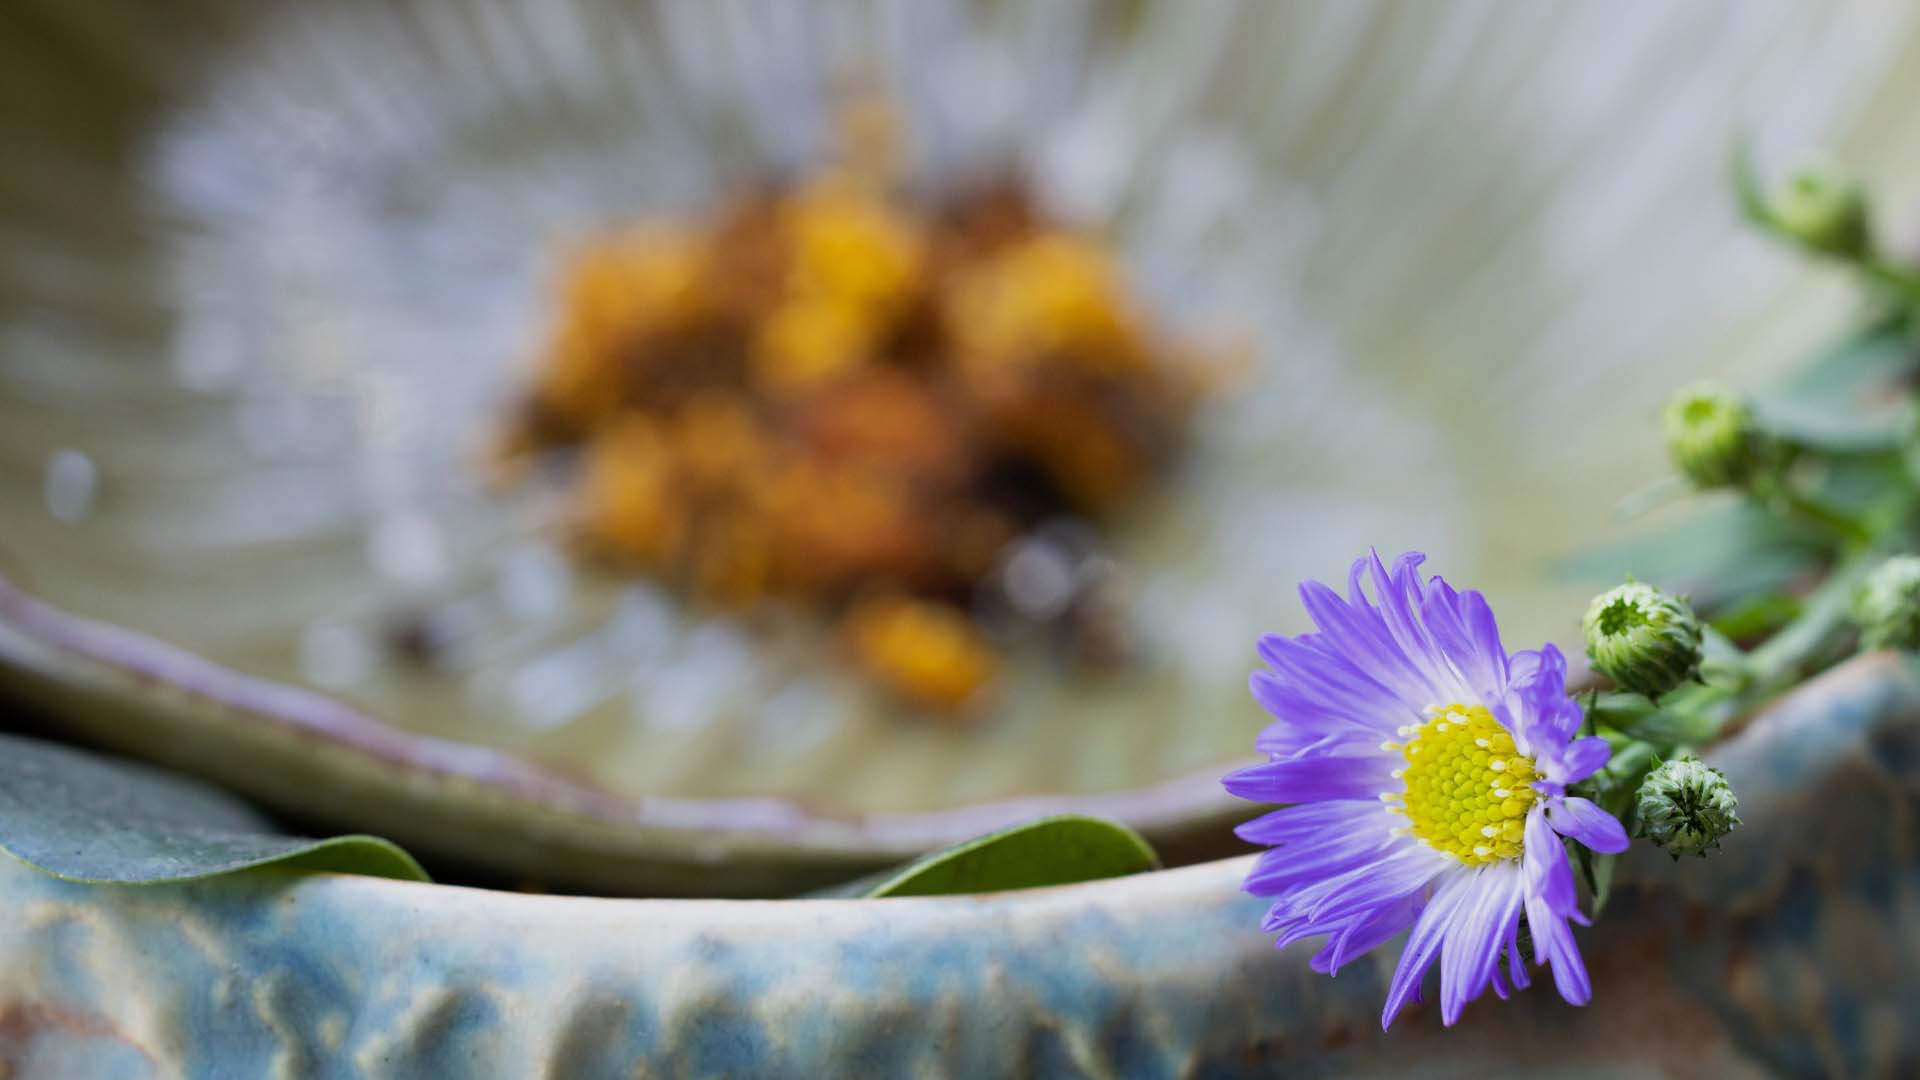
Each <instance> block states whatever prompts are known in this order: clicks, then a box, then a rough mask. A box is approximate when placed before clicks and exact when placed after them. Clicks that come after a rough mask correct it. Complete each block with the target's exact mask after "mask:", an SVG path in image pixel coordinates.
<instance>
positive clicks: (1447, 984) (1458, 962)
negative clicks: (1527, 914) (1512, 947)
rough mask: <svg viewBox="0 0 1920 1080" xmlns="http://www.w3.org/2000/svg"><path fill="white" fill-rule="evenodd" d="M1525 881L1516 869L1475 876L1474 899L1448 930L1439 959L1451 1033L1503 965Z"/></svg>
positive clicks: (1443, 1014)
mask: <svg viewBox="0 0 1920 1080" xmlns="http://www.w3.org/2000/svg"><path fill="white" fill-rule="evenodd" d="M1522 883H1523V879H1522V877H1521V874H1520V873H1519V871H1518V870H1517V869H1514V868H1511V867H1508V866H1489V867H1486V868H1485V869H1482V870H1480V871H1478V872H1476V873H1474V875H1473V886H1472V893H1471V895H1470V896H1469V898H1468V900H1467V901H1466V902H1465V903H1463V904H1462V906H1461V909H1460V911H1459V913H1458V914H1457V916H1456V917H1455V919H1454V920H1453V924H1452V926H1450V927H1449V928H1448V929H1447V933H1446V946H1445V949H1444V950H1443V951H1442V953H1441V956H1440V1022H1441V1023H1442V1024H1445V1025H1446V1026H1448V1027H1452V1026H1453V1025H1454V1023H1455V1022H1456V1021H1458V1020H1459V1019H1460V1011H1461V1010H1462V1009H1464V1008H1466V1005H1467V1002H1469V1001H1472V1000H1473V999H1474V998H1477V997H1479V996H1480V992H1481V991H1482V990H1485V989H1486V986H1487V980H1488V979H1489V978H1490V977H1491V976H1492V974H1493V968H1494V963H1495V962H1496V961H1497V960H1498V959H1499V956H1500V946H1501V944H1502V943H1503V942H1505V941H1506V936H1507V934H1506V931H1507V927H1508V926H1509V925H1511V924H1512V923H1513V922H1514V921H1515V920H1517V919H1518V918H1519V917H1520V903H1521V899H1522V897H1523V896H1524V892H1523V890H1522V888H1521V886H1522Z"/></svg>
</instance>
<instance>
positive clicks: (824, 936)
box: [0, 654, 1920, 1078]
mask: <svg viewBox="0 0 1920 1080" xmlns="http://www.w3.org/2000/svg"><path fill="white" fill-rule="evenodd" d="M1713 760H1714V761H1715V762H1716V764H1718V765H1719V766H1721V767H1722V768H1724V769H1725V771H1726V773H1727V775H1728V777H1729V778H1730V779H1731V780H1732V782H1733V783H1734V785H1735V787H1736V788H1737V789H1738V791H1739V792H1740V796H1741V812H1742V814H1743V816H1744V817H1745V819H1746V824H1745V826H1744V827H1743V828H1741V829H1740V830H1739V831H1738V832H1736V833H1735V834H1734V835H1733V836H1732V837H1731V838H1730V839H1729V840H1728V842H1727V843H1726V846H1725V850H1724V851H1723V852H1721V853H1719V854H1717V855H1715V856H1714V857H1712V858H1711V859H1708V860H1704V861H1702V860H1693V859H1689V860H1685V861H1679V862H1676V861H1672V860H1670V859H1669V858H1667V857H1666V856H1664V855H1662V854H1660V853H1659V852H1657V851H1654V850H1651V849H1648V848H1645V847H1640V848H1636V849H1635V853H1634V854H1633V855H1632V856H1630V857H1629V858H1628V861H1627V863H1626V864H1625V866H1624V867H1623V868H1622V871H1621V874H1620V882H1619V884H1618V885H1617V886H1616V887H1615V891H1614V894H1613V897H1612V899H1611V900H1610V902H1609V903H1608V905H1607V908H1606V911H1605V913H1604V917H1603V918H1602V919H1601V920H1600V921H1599V923H1598V924H1597V925H1596V926H1595V927H1594V929H1593V930H1591V931H1588V932H1583V948H1584V949H1585V951H1586V954H1587V956H1588V958H1589V964H1590V967H1591V971H1592V975H1593V980H1594V1002H1593V1004H1592V1005H1591V1006H1589V1007H1587V1008H1585V1009H1576V1008H1573V1007H1571V1006H1568V1005H1566V1004H1564V1003H1563V1002H1561V1001H1559V1000H1558V999H1557V998H1556V997H1555V995H1554V994H1553V992H1552V989H1551V986H1550V985H1549V983H1550V980H1547V981H1546V982H1542V981H1540V980H1536V983H1535V985H1534V987H1533V988H1532V989H1531V990H1528V991H1526V992H1524V993H1522V994H1520V995H1518V997H1517V998H1516V999H1515V1000H1513V1001H1509V1002H1504V1003H1503V1002H1499V1001H1497V1000H1495V999H1493V998H1492V997H1491V995H1489V996H1488V997H1486V998H1484V999H1483V1000H1481V1001H1479V1002H1476V1003H1475V1004H1474V1005H1472V1006H1470V1007H1469V1008H1468V1010H1467V1013H1466V1016H1465V1018H1464V1019H1463V1020H1462V1022H1461V1023H1460V1024H1459V1025H1458V1026H1457V1027H1455V1028H1453V1029H1451V1030H1449V1029H1444V1028H1442V1026H1441V1025H1440V1022H1439V1016H1438V1013H1437V1011H1436V1010H1435V1009H1434V1008H1432V1007H1431V1006H1430V1005H1428V1006H1415V1007H1413V1008H1411V1009H1410V1010H1409V1011H1408V1013H1406V1014H1405V1015H1403V1016H1402V1017H1401V1018H1400V1019H1399V1021H1398V1022H1397V1023H1396V1024H1395V1026H1394V1028H1393V1030H1392V1031H1391V1032H1389V1033H1386V1034H1382V1033H1381V1031H1380V1028H1379V1019H1378V1018H1379V1009H1380V1005H1381V1002H1382V1000H1383V998H1384V993H1385V984H1386V979H1387V976H1388V974H1389V972H1390V962H1391V957H1390V956H1371V957H1368V958H1366V959H1364V960H1362V961H1358V962H1355V963H1353V964H1352V965H1351V966H1350V967H1348V968H1347V969H1345V970H1343V971H1342V972H1341V974H1340V975H1339V977H1338V978H1334V979H1329V978H1326V977H1324V976H1321V975H1317V974H1315V973H1313V972H1312V971H1310V970H1309V969H1308V967H1307V962H1306V961H1307V956H1308V955H1309V954H1310V952H1311V950H1310V949H1306V948H1299V949H1293V950H1288V951H1285V952H1275V951H1274V950H1273V948H1272V947H1271V945H1270V943H1269V941H1268V937H1267V935H1265V934H1262V933H1261V932H1260V931H1259V929H1258V922H1259V919H1260V915H1261V911H1262V905H1261V903H1260V901H1258V900H1257V899H1255V898H1252V897H1248V896H1245V895H1242V894H1241V893H1239V891H1238V884H1239V881H1240V879H1241V877H1242V875H1243V874H1244V873H1245V871H1246V869H1247V867H1248V860H1247V859H1245V858H1241V859H1232V860H1227V861H1224V862H1217V863H1207V864H1202V865H1197V866H1191V867H1187V868H1184V869H1178V870H1171V871H1164V872H1158V873H1152V874H1146V875H1141V876H1138V877H1133V878H1127V879H1121V880H1116V881H1110V882H1104V883H1094V884H1088V885H1080V886H1070V887H1064V888H1057V889H1046V890H1037V891H1033V892H1026V893H1010V894H1000V895H994V896H964V897H951V898H929V899H911V900H883V901H826V900H822V901H673V900H627V901H622V900H598V899H585V898H560V897H542V896H527V895H514V894H506V893H494V892H483V891H477V890H471V889H463V888H449V887H444V886H434V885H417V884H405V883H397V882H392V881H385V880H374V879H365V878H351V877H337V876H315V877H306V878H296V877H290V876H286V875H283V874H276V873H254V874H250V875H246V876H241V877H235V878H229V879H220V880H213V881H207V882H202V883H199V884H193V885H183V886H147V887H94V886H82V885H73V884H68V883H64V882H60V881H57V880H54V879H51V878H48V877H45V876H42V875H40V874H38V873H36V872H34V871H32V870H29V869H26V868H25V867H23V866H20V865H17V864H13V863H10V862H8V863H5V864H3V865H0V903H4V905H5V908H6V910H7V911H8V913H9V917H8V918H7V919H6V920H4V921H0V1062H5V1063H7V1064H9V1065H10V1066H12V1069H13V1071H12V1072H11V1073H10V1075H26V1076H41V1075H45V1076H79V1075H86V1076H97V1077H146V1076H194V1077H199V1076H265V1075H279V1076H307V1075H313V1076H363V1075H364V1076H396V1077H415V1076H503V1077H506V1076H511V1077H520V1076H553V1077H570V1078H571V1077H598V1076H632V1075H642V1076H720V1075H733V1076H748V1075H752V1076H793V1077H817V1076H832V1075H848V1076H854V1075H858V1076H916V1075H952V1076H980V1077H985V1076H999V1075H1028V1076H1073V1075H1090V1076H1236V1075H1244V1076H1260V1075H1276V1074H1284V1075H1303V1076H1319V1075H1326V1076H1334V1075H1338V1076H1353V1075H1382V1076H1385V1075H1401V1076H1408V1075H1412V1076H1447V1075H1466V1074H1470V1075H1476V1076H1490V1075H1504V1076H1538V1075H1543V1074H1554V1075H1583V1076H1623V1075H1626V1076H1637V1075H1661V1076H1675V1077H1700V1076H1715V1077H1721V1076H1728V1077H1739V1076H1768V1075H1779V1074H1792V1075H1808V1074H1823V1073H1824V1074H1829V1075H1850V1076H1864V1075H1898V1074H1911V1072H1912V1071H1913V1070H1914V1068H1915V1067H1916V1066H1920V1028H1916V1027H1915V1025H1914V1024H1913V1023H1912V1018H1913V1017H1914V1016H1915V1015H1920V903H1917V902H1916V897H1920V851H1916V848H1915V842H1916V841H1915V832H1914V822H1915V820H1916V816H1915V815H1916V813H1917V812H1920V780H1917V779H1916V777H1920V674H1917V673H1916V669H1915V668H1914V667H1913V666H1912V664H1911V662H1909V661H1903V660H1901V659H1899V658H1896V657H1893V656H1890V655H1885V654H1880V655H1872V656H1868V657H1864V658H1862V659H1859V660H1856V661H1854V662H1852V663H1850V664H1848V665H1846V666H1845V667H1843V668H1841V669H1839V670H1836V671H1834V672H1832V673H1830V674H1828V675H1826V676H1824V677H1822V678H1821V679H1819V680H1817V681H1816V682H1814V683H1812V684H1810V685H1808V686H1807V687H1805V688H1803V689H1802V690H1800V691H1799V692H1797V693H1796V694H1795V695H1794V696H1793V697H1791V698H1789V699H1788V700H1786V701H1785V702H1783V703H1782V704H1781V705H1779V706H1777V707H1776V708H1774V709H1772V710H1770V711H1769V712H1767V713H1766V714H1764V715H1762V716H1761V717H1760V718H1759V719H1757V720H1756V721H1755V722H1754V723H1752V724H1751V725H1750V726H1749V727H1748V728H1747V729H1746V730H1745V731H1743V732H1742V733H1741V734H1739V735H1738V736H1737V737H1736V738H1735V739H1734V740H1732V741H1731V742H1729V743H1728V744H1726V745H1723V746H1722V747H1720V749H1719V751H1718V752H1717V753H1716V754H1715V755H1713Z"/></svg>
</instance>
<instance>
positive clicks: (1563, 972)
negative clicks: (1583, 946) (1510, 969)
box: [1527, 897, 1593, 1005]
mask: <svg viewBox="0 0 1920 1080" xmlns="http://www.w3.org/2000/svg"><path fill="white" fill-rule="evenodd" d="M1540 906H1542V905H1541V904H1540V902H1538V901H1536V900H1534V899H1533V898H1531V897H1530V898H1528V900H1527V926H1528V928H1529V929H1530V930H1532V932H1533V950H1534V955H1535V956H1536V957H1538V958H1540V962H1541V963H1545V964H1551V965H1552V966H1553V986H1554V989H1556V990H1558V991H1560V996H1561V997H1563V998H1565V999H1566V1000H1567V1003H1568V1004H1570V1005H1585V1004H1586V1003H1587V1002H1589V1001H1591V1000H1593V983H1592V981H1591V980H1589V979H1588V978H1587V965H1586V961H1585V960H1583V959H1581V957H1580V946H1579V945H1577V944H1575V943H1574V940H1573V930H1572V929H1570V928H1569V927H1568V926H1567V922H1566V920H1565V919H1562V918H1560V917H1558V916H1556V915H1554V914H1552V913H1551V912H1547V911H1540V912H1539V914H1538V915H1536V914H1535V911H1536V909H1537V908H1538V907H1540Z"/></svg>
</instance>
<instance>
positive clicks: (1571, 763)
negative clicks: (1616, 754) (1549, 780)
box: [1553, 735, 1613, 784]
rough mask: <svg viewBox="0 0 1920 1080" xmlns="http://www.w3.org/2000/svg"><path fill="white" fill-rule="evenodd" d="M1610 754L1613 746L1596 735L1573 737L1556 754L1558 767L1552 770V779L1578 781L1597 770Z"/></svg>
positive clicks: (1562, 782)
mask: <svg viewBox="0 0 1920 1080" xmlns="http://www.w3.org/2000/svg"><path fill="white" fill-rule="evenodd" d="M1612 756H1613V747H1612V746H1610V745H1608V744H1607V740H1605V739H1602V738H1600V737H1599V736H1598V735H1589V736H1587V737H1586V738H1584V739H1575V740H1573V741H1572V742H1570V743H1568V744H1567V748H1566V749H1565V750H1562V751H1561V752H1560V753H1559V754H1558V755H1556V757H1557V759H1558V767H1557V768H1555V769H1554V770H1553V779H1554V780H1555V781H1556V782H1558V783H1561V784H1573V783H1578V782H1579V781H1581V780H1585V779H1586V778H1587V777H1589V776H1592V775H1593V774H1594V773H1595V772H1597V771H1599V769H1600V767H1601V766H1602V765H1605V764H1606V763H1607V759H1608V758H1611V757H1612Z"/></svg>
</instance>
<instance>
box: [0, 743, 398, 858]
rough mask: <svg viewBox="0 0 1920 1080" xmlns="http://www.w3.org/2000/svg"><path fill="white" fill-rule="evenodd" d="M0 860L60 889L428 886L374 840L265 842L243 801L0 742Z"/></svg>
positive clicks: (170, 778)
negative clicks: (242, 882)
mask: <svg viewBox="0 0 1920 1080" xmlns="http://www.w3.org/2000/svg"><path fill="white" fill-rule="evenodd" d="M0 851H5V852H6V853H7V854H9V855H12V856H13V857H14V858H16V859H19V860H20V861H21V862H24V863H26V864H27V865H29V866H32V867H34V868H35V869H38V870H41V871H44V872H45V873H48V874H52V875H53V876H54V877H58V878H65V879H67V880H68V881H80V882H87V883H91V884H114V885H145V884H153V883H157V882H165V881H192V880H195V879H198V878H206V877H213V876H215V875H218V874H230V873H233V872H235V871H239V870H248V869H251V868H253V867H256V866H268V865H276V866H283V867H287V868H290V869H298V870H307V871H335V872H339V873H348V874H365V875H369V876H374V877H390V878H400V879H403V880H407V881H426V880H428V878H427V875H426V873H425V871H423V870H421V869H420V865H419V864H418V863H416V862H414V861H413V857H412V856H410V855H408V854H407V853H406V852H405V851H403V850H401V849H400V848H399V847H398V846H396V845H394V844H393V843H391V842H390V841H387V840H382V839H380V838H379V837H377V836H336V837H332V838H330V839H324V840H310V839H305V838H301V837H294V836H281V835H276V834H275V833H274V831H273V827H272V825H271V824H270V823H269V822H268V821H267V820H266V819H265V818H263V817H261V816H260V815H259V814H258V813H256V812H255V811H254V810H253V809H251V808H250V807H248V806H247V805H246V804H245V803H242V802H240V801H239V800H237V799H234V798H232V797H231V796H228V795H226V794H225V793H223V792H221V791H219V790H217V789H214V788H211V787H207V786H205V785H203V784H199V783H196V782H194V781H192V780H188V779H186V778H184V777H181V776H176V775H173V774H171V773H167V772H162V771H160V770H157V769H152V768H148V767H146V766H142V765H135V764H132V763H130V762H124V761H118V760H114V759H111V758H105V757H100V756H97V755H94V754H89V753H86V752H84V751H80V750H75V749H73V748H71V747H66V746H59V745H56V744H53V743H47V742H41V741H39V740H37V739H25V738H20V737H18V736H12V735H0Z"/></svg>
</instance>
